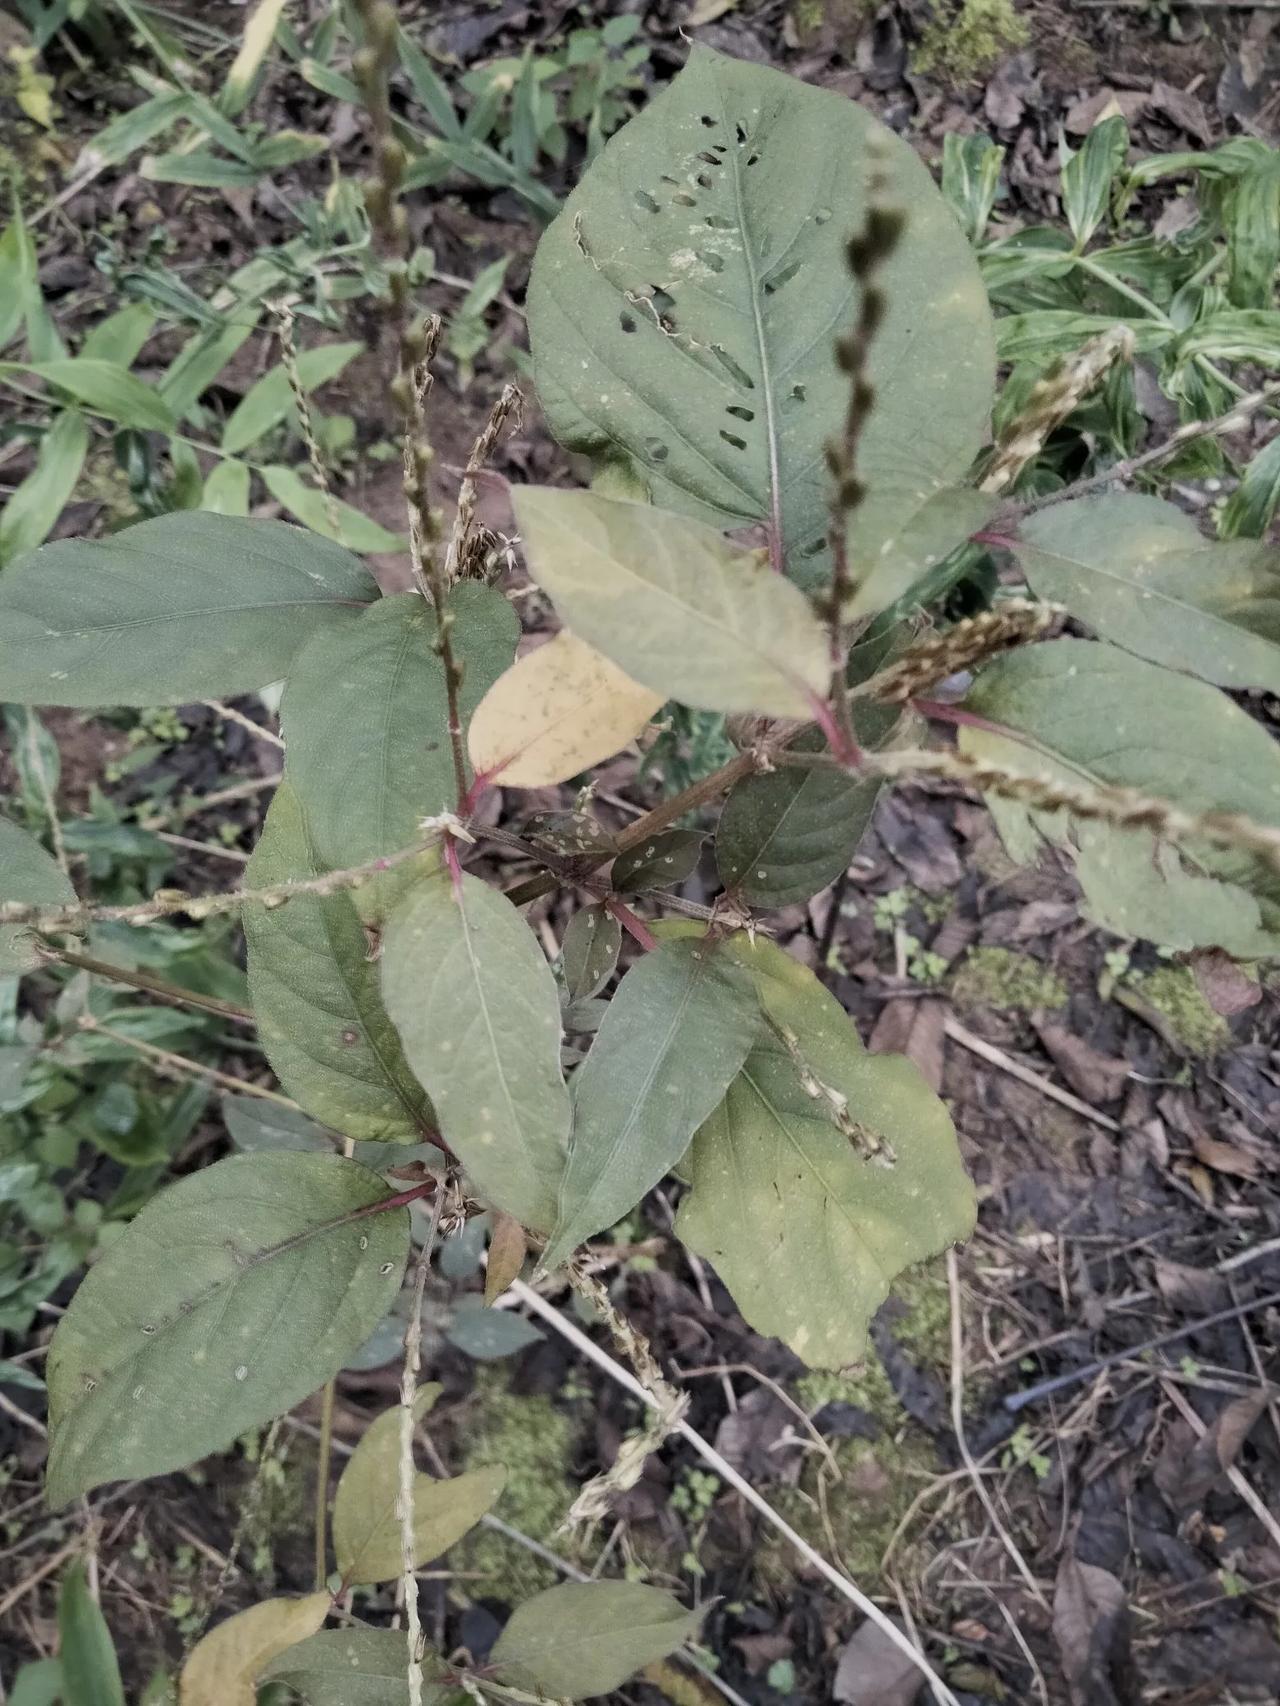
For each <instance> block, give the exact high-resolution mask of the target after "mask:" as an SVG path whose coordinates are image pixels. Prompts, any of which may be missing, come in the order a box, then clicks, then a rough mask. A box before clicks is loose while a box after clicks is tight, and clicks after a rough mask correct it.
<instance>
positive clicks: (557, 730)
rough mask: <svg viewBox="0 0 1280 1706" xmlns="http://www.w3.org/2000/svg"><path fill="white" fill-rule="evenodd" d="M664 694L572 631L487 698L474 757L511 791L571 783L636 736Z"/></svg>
mask: <svg viewBox="0 0 1280 1706" xmlns="http://www.w3.org/2000/svg"><path fill="white" fill-rule="evenodd" d="M661 705H662V695H661V694H660V693H653V692H651V691H650V690H649V688H647V687H639V686H637V685H636V683H635V682H634V681H632V679H631V677H630V676H629V675H626V674H624V672H623V671H622V670H620V669H619V668H618V666H617V664H615V663H610V661H609V659H608V658H607V657H605V656H603V655H602V653H600V652H598V651H596V650H595V649H594V648H593V647H591V646H589V645H587V644H586V643H585V641H583V640H580V639H579V638H578V637H577V635H576V634H570V633H568V632H567V631H566V632H562V633H559V634H557V635H556V636H555V638H554V639H552V640H548V642H547V644H546V645H545V646H539V648H538V650H537V651H536V652H530V653H528V655H527V656H525V657H522V658H521V659H520V661H519V662H518V663H515V664H513V665H512V666H511V668H510V669H509V670H507V672H506V674H505V675H502V676H499V678H498V680H497V681H495V682H494V684H493V686H492V687H491V688H490V689H489V691H488V693H487V694H486V695H485V697H484V698H483V699H482V700H481V701H480V704H479V706H478V707H477V709H476V713H475V715H474V717H473V718H472V719H471V731H470V735H469V737H468V739H469V743H470V751H471V762H472V763H473V764H474V765H475V767H476V769H477V770H478V771H479V772H480V774H481V775H482V776H487V777H488V778H489V780H490V781H493V782H497V783H500V784H501V785H502V786H503V787H504V788H543V787H549V786H551V785H552V784H553V783H556V782H567V781H568V780H569V778H570V777H571V776H577V775H578V774H580V772H582V771H584V770H590V769H591V768H592V767H593V766H594V765H596V764H600V763H603V761H604V760H605V759H606V758H611V757H612V756H613V754H614V753H615V752H618V751H620V750H621V749H622V748H623V747H624V746H626V744H627V742H628V741H630V740H634V739H635V737H636V735H638V734H639V733H640V731H641V729H643V728H644V726H645V724H646V723H647V722H648V721H649V719H650V717H652V716H653V715H654V713H655V712H656V711H657V710H659V709H660V707H661Z"/></svg>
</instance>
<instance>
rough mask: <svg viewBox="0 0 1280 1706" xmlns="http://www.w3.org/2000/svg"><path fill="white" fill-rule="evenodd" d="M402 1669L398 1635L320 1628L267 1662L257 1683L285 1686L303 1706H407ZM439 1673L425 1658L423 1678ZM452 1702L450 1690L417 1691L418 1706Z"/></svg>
mask: <svg viewBox="0 0 1280 1706" xmlns="http://www.w3.org/2000/svg"><path fill="white" fill-rule="evenodd" d="M408 1668H409V1656H408V1650H407V1648H406V1646H405V1638H404V1633H403V1631H402V1630H399V1629H358V1628H353V1629H324V1630H322V1631H321V1632H320V1634H318V1635H313V1636H312V1637H311V1639H310V1640H309V1641H300V1642H299V1643H298V1645H297V1646H296V1647H290V1648H289V1650H288V1651H287V1652H284V1653H281V1654H280V1655H279V1657H278V1658H274V1659H272V1661H271V1663H270V1664H269V1665H267V1667H266V1668H265V1669H264V1670H263V1671H262V1673H261V1676H260V1680H261V1681H262V1682H284V1683H287V1684H288V1685H289V1687H290V1688H292V1689H294V1690H296V1692H297V1693H298V1694H300V1695H301V1696H302V1699H303V1700H304V1701H305V1703H306V1706H409V1681H408V1677H407V1674H406V1673H407V1671H408ZM441 1668H442V1667H441V1665H440V1662H439V1660H438V1659H437V1658H436V1657H435V1655H434V1654H433V1653H427V1654H426V1655H425V1658H424V1662H423V1669H424V1670H425V1672H426V1675H427V1676H428V1677H430V1676H431V1675H432V1674H433V1673H435V1674H438V1673H439V1671H440V1670H441ZM456 1697H457V1689H456V1688H444V1687H441V1686H437V1685H433V1684H432V1683H431V1682H428V1683H427V1684H426V1686H425V1687H424V1689H423V1691H422V1700H423V1706H435V1703H436V1702H437V1701H439V1700H443V1699H455V1698H456Z"/></svg>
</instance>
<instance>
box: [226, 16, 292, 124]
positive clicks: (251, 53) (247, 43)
mask: <svg viewBox="0 0 1280 1706" xmlns="http://www.w3.org/2000/svg"><path fill="white" fill-rule="evenodd" d="M285 5H286V0H258V4H257V5H256V6H255V7H254V9H253V11H252V12H250V14H249V16H248V17H247V18H246V19H245V25H244V33H243V35H242V36H241V37H240V46H239V48H238V49H237V50H236V56H235V58H234V59H233V60H232V62H231V69H230V70H229V71H228V72H227V79H226V82H225V83H224V84H223V85H222V93H221V94H220V95H219V97H218V105H219V107H220V108H221V109H222V111H223V112H224V113H225V114H226V115H227V117H228V118H234V117H235V116H236V114H237V113H239V112H243V111H244V109H245V107H246V106H247V105H248V102H249V97H250V95H251V94H252V93H253V84H254V79H255V78H256V77H257V75H258V71H259V69H260V67H261V65H262V62H263V60H264V59H265V58H266V57H267V54H268V53H269V52H270V51H271V43H272V42H273V40H274V39H275V33H276V26H277V25H278V24H279V22H280V15H281V13H282V12H283V11H284V8H285Z"/></svg>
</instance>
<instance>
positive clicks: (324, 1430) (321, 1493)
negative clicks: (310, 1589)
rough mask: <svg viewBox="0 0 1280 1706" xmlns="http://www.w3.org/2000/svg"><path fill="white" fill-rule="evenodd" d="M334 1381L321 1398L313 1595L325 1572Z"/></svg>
mask: <svg viewBox="0 0 1280 1706" xmlns="http://www.w3.org/2000/svg"><path fill="white" fill-rule="evenodd" d="M335 1390H336V1382H334V1381H332V1380H327V1381H326V1382H325V1387H324V1391H323V1392H322V1393H321V1395H320V1445H319V1449H318V1451H317V1455H316V1592H317V1593H319V1592H320V1589H321V1588H322V1587H323V1586H324V1584H325V1580H326V1578H327V1576H328V1574H329V1571H328V1567H327V1565H328V1559H327V1552H328V1546H327V1541H328V1529H329V1458H330V1453H331V1450H332V1446H333V1399H334V1393H335Z"/></svg>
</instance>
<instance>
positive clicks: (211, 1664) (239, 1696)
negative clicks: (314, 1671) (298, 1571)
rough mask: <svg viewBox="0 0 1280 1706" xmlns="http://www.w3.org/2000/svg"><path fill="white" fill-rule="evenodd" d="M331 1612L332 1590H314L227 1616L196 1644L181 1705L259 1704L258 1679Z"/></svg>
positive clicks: (184, 1678) (182, 1682)
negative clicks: (330, 1592)
mask: <svg viewBox="0 0 1280 1706" xmlns="http://www.w3.org/2000/svg"><path fill="white" fill-rule="evenodd" d="M328 1613H329V1595H328V1594H327V1593H309V1594H307V1595H306V1596H305V1597H304V1598H302V1599H264V1600H263V1601H262V1603H261V1604H260V1605H251V1606H250V1607H249V1609H248V1610H247V1611H240V1612H237V1613H236V1615H235V1616H234V1617H228V1619H227V1620H226V1622H225V1623H219V1624H218V1626H217V1628H216V1629H211V1630H210V1631H209V1633H208V1634H207V1635H206V1636H205V1637H204V1638H203V1640H200V1641H197V1643H196V1644H195V1646H194V1647H193V1648H192V1649H191V1656H190V1657H189V1658H188V1660H187V1662H186V1664H185V1665H183V1667H182V1675H181V1676H180V1677H179V1679H178V1701H179V1706H254V1701H255V1700H256V1699H257V1689H256V1683H257V1680H258V1678H259V1677H260V1676H261V1675H262V1674H263V1672H264V1671H265V1670H266V1668H267V1666H268V1665H269V1664H270V1663H271V1661H272V1659H274V1658H276V1657H277V1656H278V1655H279V1654H280V1653H284V1652H287V1651H288V1650H289V1648H290V1647H293V1646H296V1645H297V1643H298V1642H299V1641H304V1640H305V1639H306V1638H307V1636H308V1635H312V1636H313V1635H314V1634H315V1632H316V1630H317V1629H319V1627H320V1625H321V1624H322V1623H323V1622H324V1620H325V1618H326V1617H327V1616H328ZM402 1650H403V1649H402Z"/></svg>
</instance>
